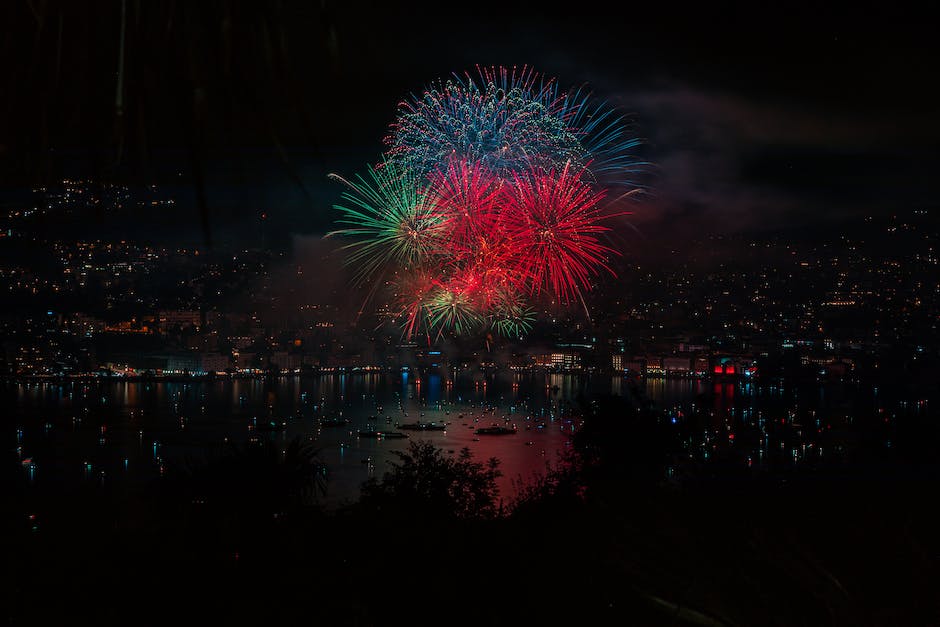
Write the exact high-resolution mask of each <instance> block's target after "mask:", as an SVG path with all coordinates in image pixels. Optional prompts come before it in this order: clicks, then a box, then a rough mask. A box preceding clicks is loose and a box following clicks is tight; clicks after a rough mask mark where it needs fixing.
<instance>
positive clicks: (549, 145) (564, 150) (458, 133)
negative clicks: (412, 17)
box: [386, 67, 646, 185]
mask: <svg viewBox="0 0 940 627" xmlns="http://www.w3.org/2000/svg"><path fill="white" fill-rule="evenodd" d="M391 130H392V133H391V134H390V135H389V136H388V137H387V138H386V144H387V145H388V146H389V149H388V153H387V158H389V159H391V160H394V161H397V162H399V163H401V164H404V166H405V167H407V168H409V169H411V170H414V171H416V172H420V173H422V174H425V175H427V174H429V173H431V172H433V171H435V170H436V169H437V168H439V167H440V164H441V163H446V162H447V161H448V160H450V159H454V158H456V159H460V160H463V161H467V162H470V163H480V164H483V165H485V166H486V167H488V168H490V169H491V170H492V171H494V172H495V173H496V174H498V175H500V176H511V175H512V173H514V172H520V171H523V170H526V169H528V168H531V167H539V168H542V169H551V168H557V167H561V166H563V165H564V164H565V163H568V162H572V163H574V164H576V165H578V166H581V167H585V166H587V164H588V163H591V164H593V166H592V171H591V172H590V174H591V176H592V177H594V178H595V179H598V180H600V179H604V180H609V181H610V182H612V183H617V184H628V185H633V184H634V182H633V179H634V178H635V176H634V175H635V174H637V173H638V172H639V171H641V169H642V168H643V167H644V166H645V165H646V164H645V163H643V162H640V161H637V160H636V159H635V157H634V156H633V154H632V152H633V149H634V148H636V146H637V145H638V144H639V140H637V139H635V138H633V137H632V136H630V134H629V128H628V126H627V124H626V122H625V120H624V118H623V117H622V116H621V115H619V114H618V113H617V112H616V110H615V109H613V108H611V107H609V106H607V105H605V104H603V103H597V102H594V101H593V100H592V98H591V95H590V94H589V93H588V92H586V90H584V89H576V90H572V91H563V90H561V89H560V88H559V86H558V83H557V81H555V80H554V79H547V78H545V77H543V76H541V75H539V74H537V73H535V72H534V71H532V70H531V69H528V68H523V69H522V70H521V71H517V70H516V69H515V68H513V69H512V70H509V69H507V68H502V67H489V68H486V67H484V68H478V74H477V76H473V75H471V74H469V73H467V74H464V75H463V76H457V75H454V76H453V77H452V78H451V79H449V80H446V81H442V82H438V83H436V84H432V85H431V86H430V87H429V88H428V89H427V90H426V91H425V92H424V93H423V94H422V95H421V96H418V97H412V98H411V99H410V100H406V101H403V102H401V103H400V104H399V110H398V117H397V119H396V121H395V122H394V123H393V124H392V129H391Z"/></svg>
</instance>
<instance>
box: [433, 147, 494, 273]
mask: <svg viewBox="0 0 940 627" xmlns="http://www.w3.org/2000/svg"><path fill="white" fill-rule="evenodd" d="M501 187H502V181H501V180H500V179H498V178H497V177H496V176H494V175H493V173H492V172H491V171H490V170H488V169H487V168H485V167H484V166H482V165H479V164H473V163H468V162H466V161H463V160H457V159H452V160H451V161H449V162H448V164H447V166H446V167H444V168H442V169H440V170H438V171H436V172H434V173H433V174H432V175H431V189H433V190H434V192H435V195H436V196H437V200H438V210H439V211H440V214H441V217H442V219H443V222H444V225H445V231H446V233H447V244H446V247H447V248H448V249H449V250H450V252H451V253H454V254H458V255H459V254H462V253H465V252H466V251H470V250H472V249H473V248H474V247H475V246H476V245H477V244H478V242H479V241H480V240H481V239H485V238H486V237H487V236H488V235H489V234H490V233H492V231H493V228H494V226H495V221H496V217H497V202H498V200H499V198H500V189H501Z"/></svg>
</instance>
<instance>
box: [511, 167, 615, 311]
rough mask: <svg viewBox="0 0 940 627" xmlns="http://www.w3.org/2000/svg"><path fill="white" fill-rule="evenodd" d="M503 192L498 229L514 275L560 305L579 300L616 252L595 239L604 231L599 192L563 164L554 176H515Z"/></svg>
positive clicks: (579, 174) (536, 292) (534, 290)
mask: <svg viewBox="0 0 940 627" xmlns="http://www.w3.org/2000/svg"><path fill="white" fill-rule="evenodd" d="M509 189H510V191H509V193H508V194H507V197H506V206H505V207H504V210H503V211H502V212H501V214H500V217H501V227H502V228H503V229H504V230H505V231H506V232H507V233H508V234H509V238H510V240H511V241H512V242H513V249H514V250H515V252H516V255H517V259H516V262H515V264H514V265H515V267H516V268H517V271H518V273H519V275H520V276H522V277H524V278H525V280H526V281H528V282H529V284H530V290H531V292H532V293H533V294H539V293H541V292H542V291H543V290H546V289H547V290H548V291H550V292H551V293H552V294H553V295H554V296H556V297H558V298H559V299H560V300H561V301H562V302H569V301H572V300H574V299H575V298H579V299H580V298H581V295H582V292H584V291H586V290H588V289H590V284H589V281H590V278H591V276H594V275H596V274H598V270H599V269H601V268H604V269H608V270H609V268H608V266H607V264H606V257H607V256H608V255H611V254H615V252H616V251H614V250H612V249H610V248H608V247H607V246H605V245H603V244H602V243H601V242H600V240H599V239H598V236H599V235H600V234H602V233H604V232H606V231H608V230H609V229H608V228H607V227H606V226H603V224H602V223H601V222H602V219H603V218H604V215H603V213H602V211H601V207H600V202H601V200H602V199H603V197H604V194H603V192H595V191H594V190H593V189H592V187H591V185H590V184H589V183H588V182H586V181H585V180H584V177H583V170H582V171H576V170H574V169H572V168H571V167H570V166H569V165H565V167H564V168H562V169H561V171H560V172H558V173H556V172H554V171H549V172H543V171H536V172H532V173H526V174H518V175H516V176H515V179H514V181H513V185H512V186H511V187H510V188H509Z"/></svg>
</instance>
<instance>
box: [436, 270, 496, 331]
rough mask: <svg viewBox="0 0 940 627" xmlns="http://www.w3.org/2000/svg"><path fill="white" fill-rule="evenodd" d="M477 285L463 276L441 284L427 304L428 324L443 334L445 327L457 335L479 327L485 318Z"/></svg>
mask: <svg viewBox="0 0 940 627" xmlns="http://www.w3.org/2000/svg"><path fill="white" fill-rule="evenodd" d="M476 287H477V286H476V285H474V284H472V283H468V282H467V281H465V280H463V279H462V278H459V277H458V278H453V279H451V280H450V281H449V282H448V283H446V284H441V285H440V286H439V287H438V288H437V289H436V290H434V292H432V293H431V294H430V298H429V299H428V302H427V304H426V307H427V310H428V325H429V327H430V328H431V329H437V331H438V335H441V334H442V333H443V331H444V330H445V329H447V330H449V331H452V332H454V333H455V334H457V335H463V334H466V333H470V332H472V331H474V330H476V329H478V328H479V327H480V326H481V325H482V323H483V320H484V317H483V315H482V314H481V313H480V310H479V307H478V304H477V301H476V293H475V292H476Z"/></svg>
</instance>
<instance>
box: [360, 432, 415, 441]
mask: <svg viewBox="0 0 940 627" xmlns="http://www.w3.org/2000/svg"><path fill="white" fill-rule="evenodd" d="M359 437H360V438H373V439H376V440H396V439H401V438H407V437H408V434H407V433H401V432H399V431H372V430H367V429H363V430H361V431H360V432H359Z"/></svg>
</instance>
